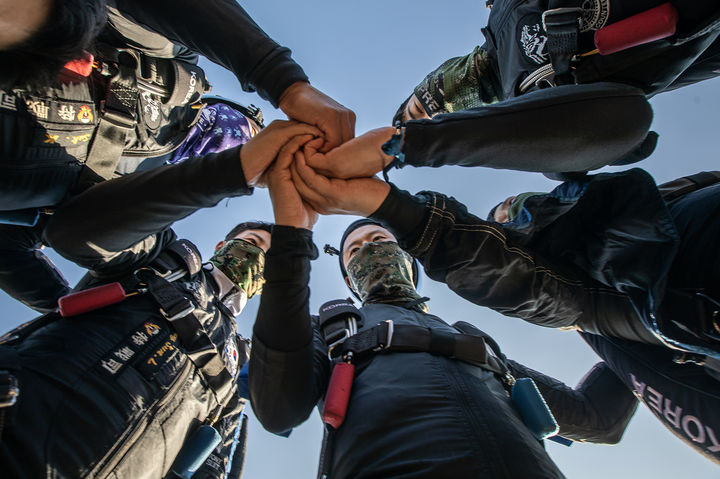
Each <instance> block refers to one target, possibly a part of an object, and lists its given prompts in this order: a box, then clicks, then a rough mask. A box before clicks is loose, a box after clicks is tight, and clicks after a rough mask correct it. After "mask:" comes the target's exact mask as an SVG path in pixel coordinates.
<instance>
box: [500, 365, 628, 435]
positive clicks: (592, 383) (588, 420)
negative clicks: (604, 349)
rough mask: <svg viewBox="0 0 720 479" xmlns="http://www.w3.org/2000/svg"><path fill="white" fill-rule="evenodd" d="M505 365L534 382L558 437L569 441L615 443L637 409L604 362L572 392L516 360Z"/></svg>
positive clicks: (517, 376)
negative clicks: (556, 429)
mask: <svg viewBox="0 0 720 479" xmlns="http://www.w3.org/2000/svg"><path fill="white" fill-rule="evenodd" d="M508 366H509V367H510V370H511V372H512V374H513V376H515V377H516V378H531V379H532V380H533V381H535V384H536V385H537V387H538V389H539V390H540V393H541V394H542V395H543V397H544V398H545V402H547V404H548V406H549V407H550V410H551V411H552V413H553V416H555V420H556V421H557V423H558V425H559V426H560V432H559V434H560V435H561V436H563V437H566V438H568V439H572V440H574V441H580V442H593V443H602V444H617V443H618V442H620V439H621V438H622V435H623V433H624V432H625V429H626V428H627V425H628V423H629V422H630V419H632V417H633V415H634V414H635V410H636V409H637V405H638V401H637V399H636V398H635V396H634V395H633V394H632V392H631V391H630V390H629V389H628V388H627V387H626V386H625V385H624V384H623V383H622V381H621V380H620V379H619V378H618V377H617V376H616V375H615V373H613V372H612V370H610V368H609V367H608V365H607V364H605V363H598V364H596V365H595V366H594V367H593V368H592V369H591V370H590V371H589V372H588V373H587V374H586V375H585V377H584V378H583V379H582V380H581V381H580V383H579V384H578V385H577V387H575V388H574V389H573V388H571V387H568V386H567V385H566V384H564V383H562V382H560V381H558V380H557V379H554V378H551V377H549V376H546V375H544V374H542V373H539V372H537V371H535V370H533V369H530V368H528V367H526V366H523V365H522V364H519V363H516V362H515V361H508Z"/></svg>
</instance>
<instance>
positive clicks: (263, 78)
mask: <svg viewBox="0 0 720 479" xmlns="http://www.w3.org/2000/svg"><path fill="white" fill-rule="evenodd" d="M114 3H115V5H116V7H117V8H118V10H120V12H121V13H123V14H124V15H126V16H129V17H131V18H132V19H133V20H134V21H136V22H137V23H139V24H141V25H143V26H145V27H146V28H149V29H151V30H153V31H155V32H157V33H160V34H161V35H164V36H166V37H167V38H168V39H170V40H171V41H173V42H175V43H179V44H182V45H185V46H186V47H188V48H189V49H191V50H193V51H195V52H197V53H200V54H201V55H203V56H206V57H207V58H208V59H210V60H211V61H213V62H215V63H218V64H220V65H222V66H223V67H225V68H227V69H228V70H230V71H232V72H233V73H234V74H235V75H236V76H237V78H238V80H239V81H240V84H241V85H242V87H243V89H244V90H246V91H254V90H257V92H258V94H259V95H260V96H261V97H263V98H265V99H266V100H268V101H270V102H271V103H273V105H274V106H277V103H278V101H279V99H280V96H281V95H282V93H283V92H284V91H285V90H286V89H287V88H288V87H289V86H290V85H292V84H293V83H295V82H297V81H307V76H306V75H305V73H304V72H303V70H302V68H301V67H300V66H299V65H298V64H297V63H295V62H294V61H293V60H292V58H291V56H290V50H289V49H287V48H285V47H281V46H280V45H278V44H277V43H275V42H274V41H273V40H272V39H271V38H270V37H269V36H268V35H267V34H266V33H265V32H264V31H263V30H262V29H261V28H260V27H259V26H258V25H257V24H256V23H255V22H254V21H253V20H252V18H250V16H249V15H248V14H247V12H245V10H243V8H242V7H241V6H240V5H239V4H237V3H236V2H235V1H233V0H206V1H202V2H195V1H188V0H181V1H180V2H178V1H177V0H173V1H171V0H155V1H152V2H140V1H138V0H115V2H114ZM169 12H172V13H171V14H170V13H169Z"/></svg>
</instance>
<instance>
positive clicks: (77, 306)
mask: <svg viewBox="0 0 720 479" xmlns="http://www.w3.org/2000/svg"><path fill="white" fill-rule="evenodd" d="M125 296H126V295H125V290H124V289H123V287H122V285H121V284H120V283H109V284H104V285H102V286H98V287H96V288H90V289H86V290H85V291H80V292H78V293H72V294H68V295H66V296H63V297H62V298H60V299H59V300H58V306H59V308H60V316H62V317H63V318H67V317H68V316H76V315H78V314H82V313H87V312H88V311H94V310H96V309H100V308H102V307H104V306H109V305H111V304H115V303H119V302H120V301H122V300H123V299H125Z"/></svg>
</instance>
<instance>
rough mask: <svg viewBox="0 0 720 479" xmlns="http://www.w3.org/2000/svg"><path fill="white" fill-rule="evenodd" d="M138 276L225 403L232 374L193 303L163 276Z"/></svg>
mask: <svg viewBox="0 0 720 479" xmlns="http://www.w3.org/2000/svg"><path fill="white" fill-rule="evenodd" d="M142 276H143V277H142V278H140V279H141V280H143V281H145V282H146V284H147V287H148V292H149V293H150V295H151V296H152V297H153V298H154V299H155V301H156V302H157V303H158V305H159V306H160V313H162V315H163V316H164V317H165V319H167V320H168V321H169V322H170V324H171V325H172V326H173V328H174V329H175V332H176V333H177V334H178V339H179V340H180V343H181V344H182V345H183V346H184V347H185V349H186V350H187V351H186V353H187V355H188V358H189V359H190V361H192V363H193V364H194V365H195V367H196V368H197V369H198V370H199V371H200V372H201V373H202V374H203V376H204V377H205V380H206V382H207V384H208V386H209V387H210V389H212V391H213V393H214V394H215V396H216V399H217V400H218V403H219V404H226V403H227V400H228V399H229V396H230V394H231V393H232V388H233V383H234V381H233V375H232V374H231V373H230V371H229V370H228V368H227V367H226V365H225V361H223V359H222V357H221V355H220V353H219V352H218V350H217V348H216V347H215V344H213V342H212V340H211V339H210V337H209V336H208V334H207V332H206V331H205V329H204V328H203V326H202V324H201V323H200V321H198V319H197V317H196V316H195V314H193V311H194V310H195V306H194V305H193V303H192V301H190V299H188V298H187V297H185V296H184V295H183V294H182V293H181V292H180V291H179V290H178V289H177V288H176V287H175V286H173V285H172V284H171V283H170V282H169V281H167V280H166V279H164V278H162V277H160V276H158V275H156V274H155V273H154V272H151V271H148V274H143V275H142Z"/></svg>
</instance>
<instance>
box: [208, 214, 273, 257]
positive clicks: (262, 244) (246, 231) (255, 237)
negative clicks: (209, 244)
mask: <svg viewBox="0 0 720 479" xmlns="http://www.w3.org/2000/svg"><path fill="white" fill-rule="evenodd" d="M271 233H272V224H271V223H267V222H265V221H246V222H244V223H239V224H237V225H236V226H235V227H234V228H233V229H231V230H230V231H228V233H227V234H226V235H225V239H224V240H223V241H221V242H219V243H218V244H217V246H215V250H216V251H217V250H218V249H219V248H220V247H221V246H222V245H223V244H225V242H227V241H230V240H233V239H240V240H243V241H247V242H248V243H251V244H253V245H255V246H257V247H258V248H260V249H261V250H263V251H264V252H265V253H267V250H269V249H270V234H271Z"/></svg>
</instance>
